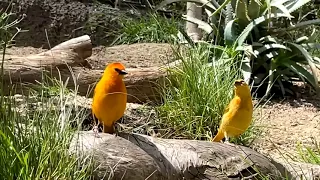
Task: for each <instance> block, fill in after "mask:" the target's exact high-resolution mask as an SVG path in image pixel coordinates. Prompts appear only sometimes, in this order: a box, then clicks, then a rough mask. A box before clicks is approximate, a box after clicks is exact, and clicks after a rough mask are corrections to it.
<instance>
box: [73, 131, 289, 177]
mask: <svg viewBox="0 0 320 180" xmlns="http://www.w3.org/2000/svg"><path fill="white" fill-rule="evenodd" d="M99 136H100V138H95V137H94V135H93V133H92V132H80V133H79V139H78V138H74V140H73V143H72V145H71V149H70V150H71V152H73V153H74V152H77V153H79V152H81V153H82V154H85V155H89V154H91V153H93V155H94V159H95V162H96V163H97V164H96V165H97V168H96V170H95V172H94V175H95V179H108V178H109V176H108V175H110V173H111V179H135V180H139V179H146V178H148V179H149V180H152V179H169V180H170V179H172V180H173V179H175V180H177V179H241V178H244V179H263V177H266V176H268V177H269V178H270V179H278V178H281V177H287V178H288V179H295V177H294V176H292V172H291V171H292V170H290V169H289V170H287V168H286V167H285V166H283V165H282V164H280V163H277V162H275V161H273V160H271V159H269V158H267V157H266V156H264V155H262V154H259V153H258V152H256V151H254V150H252V149H250V148H247V147H243V146H238V145H228V144H224V143H215V142H209V141H197V140H176V139H161V138H154V137H150V136H146V135H140V134H126V133H121V134H120V135H119V136H117V137H116V136H115V135H110V134H104V133H99ZM77 137H78V136H77ZM76 147H77V148H78V149H77V150H75V148H76ZM105 174H107V176H106V177H105V176H103V175H105Z"/></svg>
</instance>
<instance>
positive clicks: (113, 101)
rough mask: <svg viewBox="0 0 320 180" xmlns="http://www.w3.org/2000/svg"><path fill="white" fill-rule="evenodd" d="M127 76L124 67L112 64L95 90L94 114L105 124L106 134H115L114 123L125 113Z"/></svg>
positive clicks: (119, 64) (104, 130)
mask: <svg viewBox="0 0 320 180" xmlns="http://www.w3.org/2000/svg"><path fill="white" fill-rule="evenodd" d="M126 74H127V72H126V71H125V67H124V65H122V64H121V63H111V64H109V65H108V66H107V67H106V69H105V70H104V73H103V75H102V78H101V79H100V81H99V82H98V83H97V85H96V87H95V89H94V95H93V101H92V114H93V115H94V116H95V117H96V118H97V119H98V120H99V122H101V123H102V124H103V132H104V133H110V134H112V133H114V131H115V130H114V123H115V122H116V121H117V120H119V119H120V118H121V117H122V116H123V114H124V112H125V109H126V104H127V89H126V86H125V84H124V82H123V77H124V75H126ZM94 131H95V130H94Z"/></svg>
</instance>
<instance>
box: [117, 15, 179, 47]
mask: <svg viewBox="0 0 320 180" xmlns="http://www.w3.org/2000/svg"><path fill="white" fill-rule="evenodd" d="M121 25H122V28H121V29H120V32H119V34H120V35H119V36H118V38H116V39H115V40H114V42H113V43H112V44H133V43H172V42H174V41H175V36H176V35H177V34H178V29H179V28H178V27H179V26H181V23H180V21H179V19H177V18H174V17H172V18H166V17H164V16H161V15H158V14H155V13H150V14H147V15H146V16H142V17H141V18H140V19H122V21H121Z"/></svg>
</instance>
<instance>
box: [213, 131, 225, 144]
mask: <svg viewBox="0 0 320 180" xmlns="http://www.w3.org/2000/svg"><path fill="white" fill-rule="evenodd" d="M223 138H224V134H223V132H221V131H218V133H217V135H216V136H215V137H214V138H212V140H211V141H213V142H220V141H221V140H222V139H223Z"/></svg>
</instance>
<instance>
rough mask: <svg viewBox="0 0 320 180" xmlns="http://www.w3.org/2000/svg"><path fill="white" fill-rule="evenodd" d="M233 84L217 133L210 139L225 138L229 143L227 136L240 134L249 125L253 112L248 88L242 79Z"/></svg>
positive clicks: (219, 139)
mask: <svg viewBox="0 0 320 180" xmlns="http://www.w3.org/2000/svg"><path fill="white" fill-rule="evenodd" d="M234 86H235V94H234V97H233V99H232V100H231V101H230V103H229V105H228V106H227V108H226V109H225V111H224V114H223V116H222V120H221V123H220V128H219V130H218V133H217V135H216V136H215V137H214V138H213V139H212V141H215V142H219V141H221V140H222V139H223V138H225V141H226V142H227V143H229V137H238V136H240V135H241V134H242V133H244V132H245V131H246V130H247V129H248V127H249V126H250V123H251V121H252V113H253V104H252V98H251V94H250V88H249V86H248V85H247V83H246V82H245V81H244V80H242V79H240V80H236V81H235V83H234Z"/></svg>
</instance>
